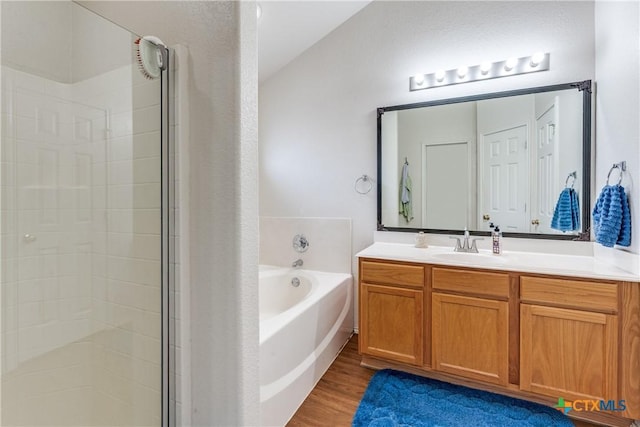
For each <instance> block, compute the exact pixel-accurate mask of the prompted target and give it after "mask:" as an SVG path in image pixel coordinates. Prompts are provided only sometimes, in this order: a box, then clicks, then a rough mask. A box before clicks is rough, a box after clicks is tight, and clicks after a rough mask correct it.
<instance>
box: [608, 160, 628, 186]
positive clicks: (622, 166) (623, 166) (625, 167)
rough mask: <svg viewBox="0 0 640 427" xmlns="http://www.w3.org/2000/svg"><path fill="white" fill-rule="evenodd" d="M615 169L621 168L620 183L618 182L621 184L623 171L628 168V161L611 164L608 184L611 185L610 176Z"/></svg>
mask: <svg viewBox="0 0 640 427" xmlns="http://www.w3.org/2000/svg"><path fill="white" fill-rule="evenodd" d="M614 169H620V176H619V177H618V183H617V184H616V185H620V183H621V182H622V172H624V171H626V170H627V162H620V163H614V164H613V166H611V169H609V173H608V174H607V185H609V178H610V177H611V172H613V170H614Z"/></svg>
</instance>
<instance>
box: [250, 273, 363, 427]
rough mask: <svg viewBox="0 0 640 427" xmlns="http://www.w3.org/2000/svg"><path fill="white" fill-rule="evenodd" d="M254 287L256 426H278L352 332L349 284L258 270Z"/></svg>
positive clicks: (342, 279) (337, 278) (334, 277)
mask: <svg viewBox="0 0 640 427" xmlns="http://www.w3.org/2000/svg"><path fill="white" fill-rule="evenodd" d="M294 278H296V279H297V281H294V282H295V283H294V284H295V285H297V286H294V284H292V280H293V279H294ZM298 281H299V284H298V283H297V282H298ZM259 287H260V289H259V295H260V424H261V425H262V426H283V425H285V424H286V423H287V422H288V421H289V419H290V418H291V417H292V416H293V414H294V413H295V412H296V410H297V409H298V407H299V406H300V405H301V404H302V402H303V401H304V400H305V399H306V397H307V395H308V394H309V393H310V392H311V390H312V389H313V387H314V386H315V385H316V383H317V382H318V381H319V380H320V378H321V377H322V375H324V373H325V372H326V370H327V369H328V368H329V365H331V363H332V362H333V361H334V359H335V358H336V356H337V355H338V353H339V352H340V349H341V348H342V347H343V346H344V344H345V343H346V342H347V341H348V340H349V337H350V336H351V334H352V332H353V310H352V306H353V304H352V299H353V278H352V276H351V275H350V274H340V273H325V272H320V271H310V270H297V269H291V268H276V267H267V266H261V267H260V285H259Z"/></svg>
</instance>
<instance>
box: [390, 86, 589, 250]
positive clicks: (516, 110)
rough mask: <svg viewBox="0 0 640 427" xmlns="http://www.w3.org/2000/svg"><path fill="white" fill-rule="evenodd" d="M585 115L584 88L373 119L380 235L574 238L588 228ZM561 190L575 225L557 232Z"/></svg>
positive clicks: (402, 110) (438, 104) (435, 105)
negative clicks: (567, 192)
mask: <svg viewBox="0 0 640 427" xmlns="http://www.w3.org/2000/svg"><path fill="white" fill-rule="evenodd" d="M590 107H591V96H590V81H586V82H579V83H569V84H565V85H555V86H548V87H542V88H533V89H525V90H518V91H511V92H503V93H496V94H487V95H480V96H474V97H466V98H456V99H449V100H440V101H433V102H428V103H422V104H412V105H400V106H395V107H385V108H380V109H378V143H379V145H380V146H379V151H378V152H379V153H380V154H379V158H378V166H379V174H380V176H379V187H378V191H379V198H378V200H379V206H378V224H379V225H378V228H379V229H381V230H400V231H402V230H408V231H413V230H416V229H423V230H429V231H434V232H439V231H440V232H449V231H455V230H463V229H464V228H465V227H468V228H469V230H473V231H485V232H486V231H489V230H490V228H489V226H490V224H497V225H499V226H500V228H501V230H502V231H503V232H505V233H511V234H512V235H515V236H517V235H522V234H524V235H527V234H532V235H537V236H541V235H544V236H548V237H549V238H554V236H568V237H567V238H576V236H578V235H581V234H582V233H583V232H584V231H585V230H588V227H589V212H588V210H589V206H590V199H589V195H590V190H589V181H590V178H589V176H590V144H591V133H590V127H591V124H590V117H591V111H590ZM403 170H404V173H403ZM567 187H570V188H573V190H574V191H575V195H576V196H577V197H574V198H572V199H571V200H572V202H575V203H576V204H577V205H578V206H571V208H573V214H574V215H577V218H576V219H575V221H574V224H575V226H572V227H569V228H572V229H569V230H565V231H560V230H557V229H556V228H558V227H557V225H556V223H557V219H556V221H555V222H554V221H553V216H554V212H555V210H556V206H557V204H558V200H559V199H560V196H561V194H562V192H563V190H564V189H565V188H567ZM407 194H409V195H410V197H409V198H408V197H407ZM569 210H570V211H571V209H569ZM558 214H560V215H571V212H569V213H566V212H565V210H564V209H560V210H559V211H558ZM552 224H554V227H555V228H554V227H552ZM564 228H565V229H566V228H567V227H564Z"/></svg>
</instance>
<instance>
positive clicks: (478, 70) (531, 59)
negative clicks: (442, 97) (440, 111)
mask: <svg viewBox="0 0 640 427" xmlns="http://www.w3.org/2000/svg"><path fill="white" fill-rule="evenodd" d="M549 64H550V54H549V53H542V52H538V53H534V54H533V55H531V56H523V57H521V58H515V57H514V58H509V59H505V60H502V61H496V62H488V61H487V62H483V63H481V64H480V65H473V66H464V65H463V66H460V67H458V68H454V69H451V70H438V71H436V72H435V73H429V74H416V75H415V76H413V77H410V78H409V90H410V91H415V90H422V89H429V88H432V87H439V86H448V85H454V84H458V83H468V82H474V81H477V80H487V79H495V78H498V77H508V76H515V75H518V74H526V73H535V72H538V71H547V70H549Z"/></svg>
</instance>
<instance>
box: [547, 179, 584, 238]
mask: <svg viewBox="0 0 640 427" xmlns="http://www.w3.org/2000/svg"><path fill="white" fill-rule="evenodd" d="M551 228H554V229H556V230H560V231H575V230H580V203H579V202H578V193H577V192H576V191H575V190H574V189H573V188H565V189H564V190H562V192H561V193H560V197H558V203H557V204H556V208H555V210H554V211H553V219H552V220H551Z"/></svg>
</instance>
